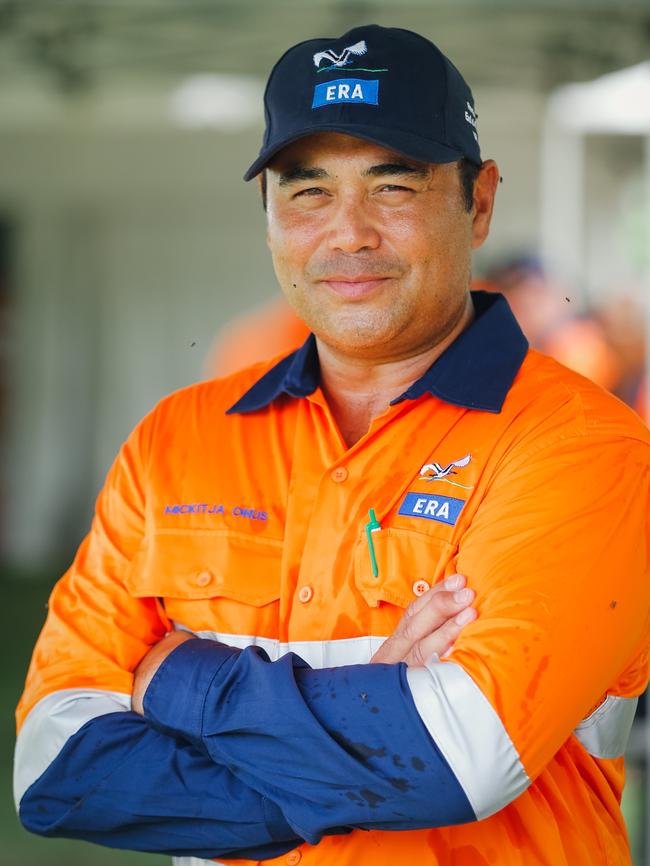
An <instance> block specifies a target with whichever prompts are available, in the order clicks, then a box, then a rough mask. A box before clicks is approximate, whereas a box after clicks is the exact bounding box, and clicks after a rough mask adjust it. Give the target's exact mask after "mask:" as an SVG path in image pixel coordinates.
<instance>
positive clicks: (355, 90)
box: [311, 78, 379, 108]
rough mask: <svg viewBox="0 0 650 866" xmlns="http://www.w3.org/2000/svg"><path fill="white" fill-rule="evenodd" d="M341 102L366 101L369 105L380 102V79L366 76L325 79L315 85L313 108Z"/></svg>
mask: <svg viewBox="0 0 650 866" xmlns="http://www.w3.org/2000/svg"><path fill="white" fill-rule="evenodd" d="M339 102H365V103H366V104H367V105H377V104H378V103H379V80H378V79H376V78H374V79H365V78H337V79H335V80H334V81H324V82H323V83H322V84H317V85H316V87H314V101H313V102H312V104H311V107H312V108H322V107H323V106H324V105H336V104H337V103H339Z"/></svg>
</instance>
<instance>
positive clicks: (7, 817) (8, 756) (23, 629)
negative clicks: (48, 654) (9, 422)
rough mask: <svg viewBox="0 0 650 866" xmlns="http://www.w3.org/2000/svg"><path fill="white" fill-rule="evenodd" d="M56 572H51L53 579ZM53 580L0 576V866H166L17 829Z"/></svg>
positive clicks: (637, 795) (629, 814) (630, 788)
mask: <svg viewBox="0 0 650 866" xmlns="http://www.w3.org/2000/svg"><path fill="white" fill-rule="evenodd" d="M56 573H57V572H53V574H56ZM51 586H52V581H49V582H48V581H44V580H43V579H34V578H28V577H25V578H23V579H20V580H18V579H15V578H12V577H11V576H9V575H6V574H2V573H0V590H1V591H2V596H3V604H2V606H1V608H0V634H1V635H2V637H1V641H2V643H1V645H0V653H1V655H0V657H1V658H2V664H1V666H0V708H1V712H0V778H1V779H2V791H1V797H0V840H1V841H0V866H163V864H164V866H169V864H170V859H169V858H168V857H166V856H158V855H152V854H135V853H132V852H128V851H127V852H125V851H115V850H112V849H108V848H101V847H99V846H97V845H90V844H87V843H85V842H69V841H67V840H63V839H41V838H39V837H38V836H32V835H31V834H30V833H27V832H26V831H25V830H23V828H22V827H21V826H20V824H19V822H18V820H17V818H16V814H15V811H14V807H13V797H12V793H11V767H12V755H13V744H14V707H15V705H16V702H17V700H18V698H19V696H20V693H21V691H22V686H23V680H24V677H25V672H26V670H27V665H28V662H29V657H30V654H31V651H32V647H33V645H34V641H35V639H36V636H37V634H38V632H39V630H40V628H41V625H42V624H43V621H44V619H45V610H46V608H45V605H46V601H47V597H48V595H49V592H50V589H51ZM643 784H644V780H643V774H642V772H641V769H640V768H638V767H630V768H629V771H628V784H627V787H626V791H625V797H624V808H625V813H626V820H627V822H628V827H629V831H630V838H631V841H632V848H633V853H634V854H636V858H638V859H635V862H637V863H641V862H642V860H641V859H640V858H641V846H640V841H639V840H640V834H641V832H642V821H643V817H642V816H643V810H642V792H643Z"/></svg>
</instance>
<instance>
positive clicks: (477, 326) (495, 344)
mask: <svg viewBox="0 0 650 866" xmlns="http://www.w3.org/2000/svg"><path fill="white" fill-rule="evenodd" d="M472 300H473V302H474V311H475V318H474V321H473V322H472V324H471V325H470V326H469V327H468V328H467V329H466V330H465V331H463V332H462V333H461V334H460V335H459V336H458V337H457V338H456V339H455V340H454V342H453V343H452V344H451V345H450V346H449V347H448V348H447V349H445V351H444V352H443V353H442V355H440V357H439V358H437V359H436V360H435V361H434V362H433V364H432V365H431V366H430V367H429V369H428V370H427V371H426V372H425V373H424V375H423V376H421V377H420V378H419V379H418V380H417V381H416V382H414V383H413V384H412V385H411V387H410V388H408V390H406V391H405V392H404V393H403V394H402V395H401V396H400V397H398V398H397V399H396V400H393V403H400V402H401V401H402V400H416V399H417V398H418V397H421V396H422V395H423V394H426V393H429V394H432V395H433V396H434V397H438V398H439V399H440V400H443V401H444V402H445V403H451V404H453V405H454V406H463V407H464V408H466V409H480V410H482V411H484V412H500V411H501V407H502V406H503V403H504V401H505V399H506V395H507V394H508V391H509V390H510V386H511V385H512V383H513V381H514V378H515V376H516V375H517V373H518V371H519V368H520V367H521V364H522V362H523V360H524V358H525V356H526V352H527V351H528V341H527V340H526V337H525V336H524V334H523V332H522V330H521V328H520V327H519V325H518V324H517V321H516V319H515V317H514V316H513V314H512V312H511V310H510V307H509V306H508V302H507V301H506V299H505V298H504V297H503V295H499V294H496V293H491V292H472ZM319 383H320V365H319V361H318V350H317V348H316V339H315V337H314V335H313V334H310V336H309V337H308V338H307V340H306V342H305V343H304V344H303V345H302V346H301V347H300V349H298V350H297V351H295V352H293V353H292V354H291V355H288V356H287V357H286V358H283V359H282V360H281V361H280V362H279V363H277V364H276V365H275V366H274V367H272V368H271V369H270V370H269V371H268V372H267V373H265V374H264V375H263V376H262V378H261V379H258V381H257V382H256V383H255V384H254V385H253V386H252V388H249V389H248V391H246V393H245V394H244V395H243V396H242V397H240V399H239V400H238V401H237V402H236V403H235V404H234V406H231V407H230V409H228V414H229V415H230V414H243V413H247V412H256V411H258V410H259V409H263V408H265V407H266V406H268V405H269V404H270V403H272V402H273V401H274V400H276V399H278V397H280V396H282V395H283V394H284V395H288V396H289V397H307V396H308V395H309V394H312V393H313V392H314V391H315V390H316V388H317V387H318V385H319Z"/></svg>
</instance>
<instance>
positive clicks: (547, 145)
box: [540, 61, 650, 405]
mask: <svg viewBox="0 0 650 866" xmlns="http://www.w3.org/2000/svg"><path fill="white" fill-rule="evenodd" d="M599 134H600V135H610V136H611V135H621V136H640V137H641V138H642V139H643V141H644V199H645V206H646V207H645V213H646V218H645V226H646V234H647V239H646V242H645V247H646V251H647V253H646V257H645V258H646V270H645V277H644V282H645V307H646V321H647V345H648V346H650V61H646V62H645V63H639V64H637V65H636V66H631V67H630V68H628V69H623V70H620V71H618V72H612V73H610V74H608V75H603V76H602V77H601V78H597V79H595V80H594V81H589V82H587V83H584V84H570V85H566V86H564V87H561V88H559V89H558V90H557V91H555V93H554V94H552V96H551V97H550V99H549V102H548V108H547V112H546V118H545V123H544V140H543V146H542V166H541V191H540V196H541V198H540V201H541V252H542V258H543V261H544V262H545V263H546V264H547V265H548V266H549V268H550V269H551V270H553V271H555V272H557V273H558V274H559V275H560V276H561V277H562V278H564V279H566V280H567V282H569V283H570V284H571V285H572V286H574V287H575V288H576V289H577V291H578V293H579V294H580V292H581V291H582V293H583V294H584V274H585V272H586V264H587V262H586V249H585V240H586V239H585V226H586V214H585V199H586V195H585V192H586V191H585V152H586V137H587V136H593V135H599ZM582 300H584V297H583V298H582ZM649 355H650V353H649ZM648 379H649V380H650V377H648ZM649 387H650V386H649ZM649 396H650V395H649ZM648 405H650V402H649V403H648Z"/></svg>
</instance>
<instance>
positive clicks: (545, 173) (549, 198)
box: [540, 102, 586, 307]
mask: <svg viewBox="0 0 650 866" xmlns="http://www.w3.org/2000/svg"><path fill="white" fill-rule="evenodd" d="M556 111H557V108H556V107H554V105H553V102H551V106H550V108H549V111H548V113H547V117H546V122H545V126H544V133H543V139H542V165H541V179H540V180H541V189H540V201H541V221H540V222H541V224H540V250H541V256H542V262H543V263H544V266H545V268H547V269H548V271H549V272H550V273H553V274H556V275H557V276H558V277H559V278H560V279H561V280H562V281H564V282H566V283H567V285H569V286H570V287H571V290H572V293H573V295H574V297H575V298H576V300H577V301H578V304H577V305H576V306H578V305H579V307H582V306H583V305H584V302H585V301H586V297H585V249H584V244H585V223H584V207H585V185H584V174H585V171H584V139H583V135H582V133H581V132H580V131H579V130H575V131H574V130H568V129H566V128H563V127H562V118H561V116H560V115H559V113H558V114H557V115H556Z"/></svg>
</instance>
